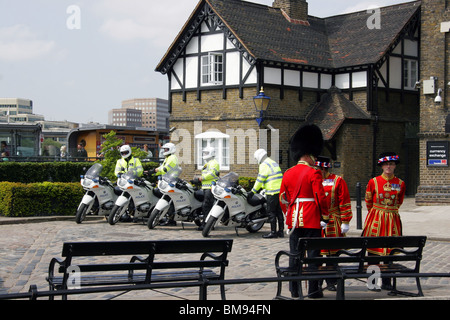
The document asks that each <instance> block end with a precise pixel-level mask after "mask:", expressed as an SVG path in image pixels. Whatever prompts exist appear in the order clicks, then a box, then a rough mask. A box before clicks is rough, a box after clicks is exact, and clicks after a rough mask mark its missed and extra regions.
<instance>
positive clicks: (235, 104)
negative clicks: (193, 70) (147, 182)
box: [171, 87, 417, 197]
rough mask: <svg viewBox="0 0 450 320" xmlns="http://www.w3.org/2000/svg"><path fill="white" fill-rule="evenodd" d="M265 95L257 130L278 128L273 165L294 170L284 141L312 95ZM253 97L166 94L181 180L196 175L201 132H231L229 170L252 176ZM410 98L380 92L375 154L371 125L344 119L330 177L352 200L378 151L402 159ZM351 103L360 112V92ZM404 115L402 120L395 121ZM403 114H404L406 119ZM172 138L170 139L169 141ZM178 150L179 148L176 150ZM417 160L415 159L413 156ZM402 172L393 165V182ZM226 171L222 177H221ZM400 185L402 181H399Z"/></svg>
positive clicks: (251, 92)
mask: <svg viewBox="0 0 450 320" xmlns="http://www.w3.org/2000/svg"><path fill="white" fill-rule="evenodd" d="M264 91H265V94H266V95H267V96H269V97H271V104H270V106H269V109H268V112H267V114H266V116H265V120H264V122H263V125H262V128H263V129H266V126H267V125H268V124H270V125H271V126H272V127H273V128H276V129H279V142H278V148H279V150H280V152H279V155H280V158H279V161H280V166H281V168H282V170H283V171H285V170H287V169H288V168H289V167H292V166H293V165H295V163H293V162H292V160H290V159H289V154H288V150H289V139H290V137H291V136H292V134H293V133H294V132H295V131H296V130H297V129H298V127H299V126H300V125H301V124H302V123H303V122H304V119H305V116H306V115H307V114H308V112H309V111H310V110H311V109H312V108H313V106H314V104H315V103H316V102H317V93H316V92H312V91H306V90H305V91H304V92H303V96H302V99H301V100H300V99H299V93H298V90H290V89H285V90H284V99H282V100H281V99H280V89H279V88H272V87H265V88H264ZM255 95H256V90H255V88H246V89H244V97H243V99H241V98H240V97H239V90H238V89H228V90H227V95H226V99H223V91H222V90H207V91H203V92H202V93H201V100H200V101H199V100H197V93H196V92H189V93H187V95H186V101H185V102H184V101H183V100H182V94H173V95H172V101H173V102H172V106H173V112H172V118H171V126H172V127H177V128H178V129H182V130H183V131H182V132H181V133H182V134H178V136H176V138H177V141H173V142H174V143H175V144H178V145H180V146H182V147H184V148H183V149H189V150H186V153H185V150H180V156H182V157H183V159H185V158H186V154H188V155H189V156H190V157H188V158H189V161H188V162H189V163H185V164H184V165H183V169H184V174H183V176H184V177H185V178H186V179H190V177H191V176H193V175H194V174H198V173H199V172H200V171H199V170H197V168H196V166H195V164H194V152H195V151H194V150H195V146H194V136H195V134H199V133H202V132H205V131H207V130H208V129H212V128H214V129H217V130H219V131H220V132H222V133H227V130H231V132H232V133H234V134H235V136H234V139H233V141H232V142H231V143H230V144H231V146H232V147H233V150H232V151H231V153H232V154H233V155H234V158H233V159H231V162H232V164H231V168H230V170H231V171H235V172H237V173H238V174H239V175H241V176H247V177H256V175H257V171H258V166H257V164H256V163H254V159H253V153H254V151H255V150H256V149H257V148H259V145H255V143H254V141H253V144H252V143H251V142H252V141H250V140H251V139H250V138H249V136H250V135H249V134H250V133H255V134H256V137H257V140H258V143H259V139H260V136H259V127H258V125H257V123H256V121H255V118H256V117H257V116H258V114H257V112H256V110H255V108H254V105H253V96H255ZM414 99H417V98H414V97H409V96H408V95H405V96H404V100H403V102H401V101H400V93H391V94H390V98H389V101H388V102H385V101H386V99H385V96H384V95H382V94H381V93H380V97H379V101H383V103H380V109H381V111H380V113H382V115H383V116H382V117H380V118H381V120H380V122H379V131H378V133H377V149H376V155H374V154H373V124H372V123H371V121H359V122H358V121H352V120H347V121H346V122H345V124H344V125H343V126H342V127H341V128H340V129H339V131H338V133H337V135H336V136H335V139H336V152H337V160H336V161H337V162H340V163H341V168H336V169H333V172H335V173H336V174H340V175H343V176H344V178H345V180H346V182H347V184H348V186H349V189H350V192H351V195H352V197H353V195H354V190H355V185H356V183H357V182H360V183H361V185H362V186H363V188H365V186H366V185H367V182H368V180H369V179H371V178H372V177H373V176H372V174H373V173H374V174H375V175H379V174H380V173H381V171H380V170H379V169H378V167H376V168H375V172H374V169H373V168H374V163H375V158H376V157H377V156H378V154H379V153H380V152H382V151H387V150H394V151H396V152H399V153H400V157H402V158H404V157H405V151H404V150H403V145H402V144H403V142H404V138H405V123H406V119H407V118H408V117H411V118H413V117H414V113H416V114H417V102H416V105H415V106H414V105H412V104H413V102H414ZM354 101H355V102H357V103H358V105H360V106H361V108H362V109H365V108H366V107H365V106H366V92H365V91H361V92H355V93H354ZM402 114H405V115H404V116H401V115H402ZM406 114H407V115H406ZM195 121H197V122H201V132H196V133H195V132H194V131H195V129H194V122H195ZM267 135H268V152H269V155H271V148H270V146H271V133H270V130H268V131H267ZM172 137H173V136H172ZM180 149H181V148H180ZM323 154H324V155H328V156H331V153H330V151H329V150H327V148H324V151H323ZM238 157H240V158H239V159H241V160H242V159H244V163H237V160H238ZM416 157H417V154H416ZM405 171H406V169H405V167H404V166H399V167H398V171H397V172H396V173H397V174H398V176H399V177H401V178H402V179H404V177H405ZM224 173H226V172H223V174H224ZM404 180H405V179H404Z"/></svg>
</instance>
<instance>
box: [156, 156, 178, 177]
mask: <svg viewBox="0 0 450 320" xmlns="http://www.w3.org/2000/svg"><path fill="white" fill-rule="evenodd" d="M177 166H178V158H177V156H176V155H174V154H171V155H169V156H167V157H166V158H165V159H164V162H163V163H162V165H160V166H159V167H158V172H157V173H156V175H157V176H161V175H163V174H166V173H167V172H169V171H170V170H172V169H174V168H175V167H177Z"/></svg>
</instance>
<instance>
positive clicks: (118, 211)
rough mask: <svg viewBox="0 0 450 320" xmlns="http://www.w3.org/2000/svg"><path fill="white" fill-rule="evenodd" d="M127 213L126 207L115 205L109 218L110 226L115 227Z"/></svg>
mask: <svg viewBox="0 0 450 320" xmlns="http://www.w3.org/2000/svg"><path fill="white" fill-rule="evenodd" d="M125 211H126V208H125V206H117V205H114V207H113V208H112V210H111V213H110V214H109V216H108V222H109V224H110V225H112V226H113V225H115V224H116V223H117V222H119V220H120V218H121V217H122V215H123V213H124V212H125Z"/></svg>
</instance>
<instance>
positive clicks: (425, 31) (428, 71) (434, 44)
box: [416, 0, 450, 205]
mask: <svg viewBox="0 0 450 320" xmlns="http://www.w3.org/2000/svg"><path fill="white" fill-rule="evenodd" d="M446 2H448V1H435V0H423V1H422V25H421V68H420V71H421V79H422V80H426V79H430V77H432V76H433V77H437V78H438V80H437V82H436V86H437V88H442V89H443V95H442V98H443V103H441V104H436V103H435V102H434V98H435V95H423V94H421V97H420V108H421V109H420V133H419V137H420V157H419V162H420V186H419V188H418V192H417V194H416V203H417V204H420V205H431V204H434V205H438V204H449V203H450V168H449V167H444V168H439V167H428V166H427V164H426V159H427V157H426V149H427V142H428V141H445V140H447V141H448V140H450V138H449V135H448V134H446V133H445V128H444V124H445V117H446V116H447V114H448V112H449V111H448V104H449V102H450V101H449V95H448V94H447V92H448V88H449V87H448V86H447V82H448V81H450V74H449V70H450V64H449V63H450V54H449V43H450V41H449V36H450V34H449V33H441V32H440V25H441V22H444V21H449V20H450V14H449V11H448V10H447V6H448V3H446ZM446 70H447V72H446Z"/></svg>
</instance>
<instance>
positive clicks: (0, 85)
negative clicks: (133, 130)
mask: <svg viewBox="0 0 450 320" xmlns="http://www.w3.org/2000/svg"><path fill="white" fill-rule="evenodd" d="M251 2H256V3H260V4H264V5H272V3H273V0H253V1H251ZM403 2H408V1H407V0H363V1H355V0H339V1H335V0H309V1H308V3H309V14H310V15H313V16H317V17H328V16H333V15H338V14H342V13H346V12H355V11H361V10H367V9H368V8H370V7H371V6H378V7H382V6H386V5H392V4H398V3H403ZM197 3H198V0H164V1H159V0H158V1H156V0H81V1H77V0H14V1H12V0H0V97H7V98H12V97H17V98H24V99H31V100H33V104H34V113H37V114H42V115H44V116H45V118H46V119H47V120H67V121H72V122H79V123H87V122H90V121H93V122H99V123H102V124H106V123H107V121H108V116H107V114H108V111H109V110H110V109H113V108H119V107H120V106H121V102H122V100H126V99H132V98H163V99H167V94H168V82H167V77H166V76H163V75H161V74H160V73H157V72H155V71H154V70H155V67H156V65H157V64H158V63H159V61H160V60H161V58H162V57H163V56H164V54H165V52H166V50H167V49H168V47H169V46H170V44H171V43H172V41H173V40H174V38H175V37H176V35H177V34H178V32H179V31H180V30H181V28H182V27H183V25H184V23H185V22H186V20H187V19H188V17H189V15H190V14H191V12H192V11H193V9H194V8H195V6H196V4H197ZM73 8H75V9H79V11H78V12H77V11H74V10H72V9H73ZM78 18H79V19H78ZM68 23H69V27H68Z"/></svg>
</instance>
